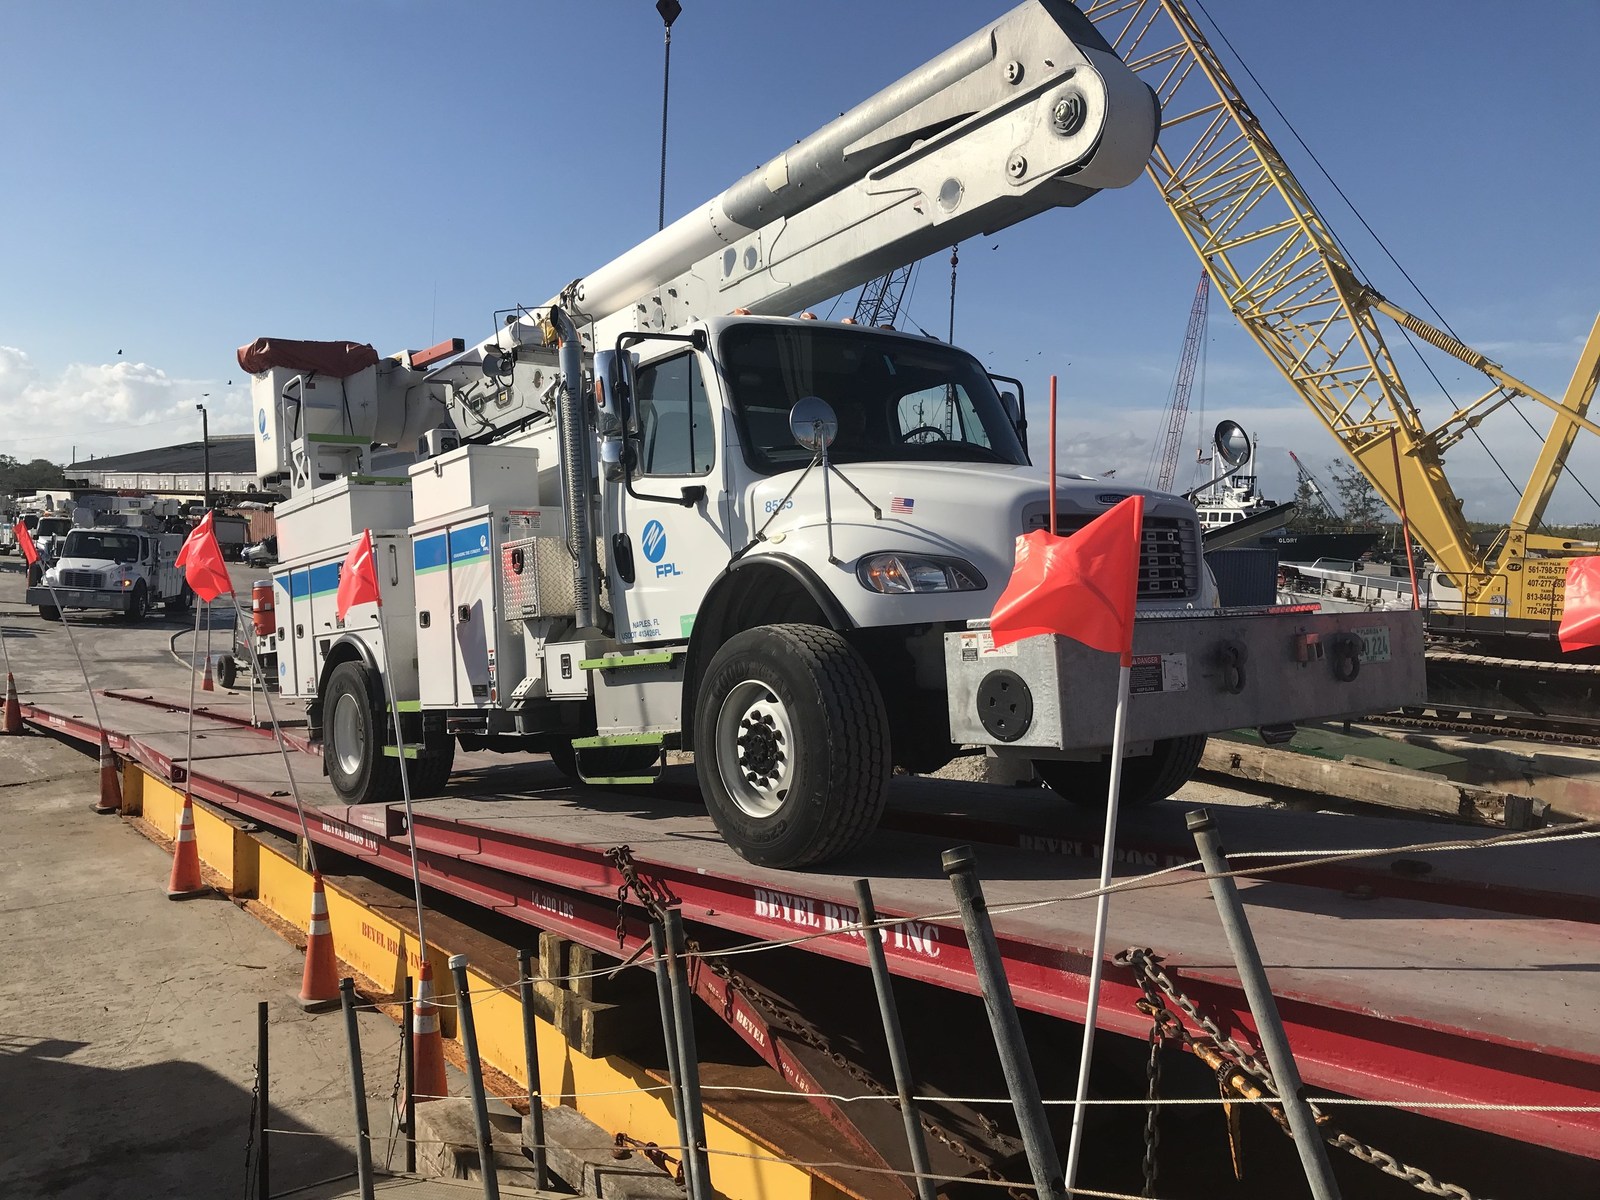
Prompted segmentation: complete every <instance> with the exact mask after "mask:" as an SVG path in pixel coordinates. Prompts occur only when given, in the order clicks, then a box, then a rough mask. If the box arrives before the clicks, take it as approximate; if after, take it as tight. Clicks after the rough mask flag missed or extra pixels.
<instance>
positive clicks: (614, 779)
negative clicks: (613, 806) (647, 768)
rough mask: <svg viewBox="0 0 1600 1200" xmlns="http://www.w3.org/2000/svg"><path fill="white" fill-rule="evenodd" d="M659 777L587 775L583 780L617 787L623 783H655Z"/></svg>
mask: <svg viewBox="0 0 1600 1200" xmlns="http://www.w3.org/2000/svg"><path fill="white" fill-rule="evenodd" d="M658 778H660V776H657V775H585V776H584V777H583V781H584V782H585V783H599V784H607V785H610V786H612V787H615V786H616V785H618V784H623V783H654V782H655V781H656V780H657V779H658Z"/></svg>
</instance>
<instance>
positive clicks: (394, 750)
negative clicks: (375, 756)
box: [383, 746, 419, 758]
mask: <svg viewBox="0 0 1600 1200" xmlns="http://www.w3.org/2000/svg"><path fill="white" fill-rule="evenodd" d="M383 754H384V757H385V758H399V757H400V747H399V746H385V747H384V748H383ZM418 754H419V751H418V749H417V747H415V746H407V747H406V755H405V756H406V757H407V758H416V757H418Z"/></svg>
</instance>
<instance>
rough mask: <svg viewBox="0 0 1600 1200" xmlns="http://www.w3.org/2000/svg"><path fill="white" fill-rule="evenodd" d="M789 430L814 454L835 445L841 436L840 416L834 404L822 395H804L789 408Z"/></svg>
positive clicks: (795, 438) (796, 439)
mask: <svg viewBox="0 0 1600 1200" xmlns="http://www.w3.org/2000/svg"><path fill="white" fill-rule="evenodd" d="M789 432H790V433H792V434H794V440H795V441H797V442H799V443H800V445H802V446H804V447H805V448H806V449H807V450H810V451H811V452H812V453H813V454H815V453H817V452H819V451H821V450H824V449H826V448H827V447H829V446H831V445H833V439H834V438H836V437H838V436H839V418H838V416H837V415H836V414H835V413H834V411H833V405H831V404H829V403H828V402H827V401H826V400H824V399H822V397H820V396H802V397H801V398H800V399H799V400H798V401H796V403H795V406H794V407H793V408H791V409H790V410H789Z"/></svg>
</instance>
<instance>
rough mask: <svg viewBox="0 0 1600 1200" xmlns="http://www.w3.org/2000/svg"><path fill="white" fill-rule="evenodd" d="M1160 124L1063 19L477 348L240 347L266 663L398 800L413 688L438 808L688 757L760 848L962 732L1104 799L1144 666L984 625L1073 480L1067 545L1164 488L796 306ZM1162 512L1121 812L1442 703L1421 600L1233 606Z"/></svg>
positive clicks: (860, 118)
mask: <svg viewBox="0 0 1600 1200" xmlns="http://www.w3.org/2000/svg"><path fill="white" fill-rule="evenodd" d="M1156 128H1157V111H1156V105H1155V102H1154V100H1153V98H1152V96H1151V95H1150V93H1149V91H1148V90H1147V89H1146V88H1145V87H1144V86H1143V85H1142V84H1141V83H1139V82H1138V80H1137V79H1136V78H1135V77H1134V76H1133V75H1132V74H1131V73H1130V72H1129V71H1128V70H1127V69H1126V68H1125V67H1124V66H1123V64H1122V63H1121V62H1120V61H1118V60H1117V59H1116V58H1115V57H1114V55H1112V54H1111V52H1110V50H1109V48H1108V47H1107V46H1106V45H1105V43H1104V42H1103V41H1102V40H1101V39H1100V38H1099V36H1098V35H1097V34H1096V33H1095V31H1094V30H1093V28H1092V27H1091V26H1089V25H1088V23H1087V22H1085V21H1084V20H1083V18H1082V17H1081V15H1080V14H1078V13H1077V11H1076V10H1075V9H1072V8H1070V6H1067V5H1062V4H1058V3H1054V2H1051V0H1034V2H1031V3H1027V4H1024V5H1022V6H1021V7H1020V8H1018V9H1016V10H1015V11H1013V12H1012V13H1010V14H1008V15H1007V16H1005V17H1003V18H1001V19H999V20H997V21H995V22H993V23H991V24H990V25H989V26H987V27H985V28H984V29H982V30H980V31H979V32H978V33H977V34H975V35H974V36H973V37H971V38H969V39H967V40H966V41H964V42H962V43H960V44H959V45H957V46H955V47H953V48H952V49H951V50H949V51H947V52H946V53H945V54H943V55H941V56H940V57H939V58H937V59H935V60H933V61H932V62H930V63H929V64H927V65H926V66H925V67H923V68H921V69H920V70H918V71H916V72H914V73H913V74H912V75H910V76H907V77H906V78H905V79H903V80H901V81H900V82H899V83H897V84H895V85H894V86H893V87H891V88H889V89H887V90H886V91H884V92H882V93H880V94H879V95H878V96H876V97H873V98H872V99H870V100H868V101H867V102H866V103H864V104H862V105H861V106H859V107H858V108H856V109H854V110H852V111H851V112H849V113H846V114H845V115H844V116H842V117H840V118H839V119H838V120H837V121H835V122H833V123H831V124H830V125H828V126H826V127H825V128H823V129H822V130H819V131H818V132H817V133H816V134H813V135H812V136H811V137H809V138H807V139H805V140H804V141H803V142H801V143H800V144H799V145H797V146H795V147H794V148H793V149H791V150H790V151H788V152H787V153H785V154H783V155H781V156H780V157H778V158H777V159H775V160H773V161H772V162H771V163H769V164H767V166H766V167H764V168H762V169H761V170H758V171H756V172H754V173H753V174H752V175H750V176H748V177H746V178H745V179H743V180H741V181H740V182H739V183H737V184H735V185H734V186H733V187H732V188H730V189H728V190H727V191H725V192H723V193H722V194H721V195H719V196H717V197H715V198H714V199H713V200H712V201H710V202H709V203H708V204H707V205H704V206H702V207H701V208H700V209H697V210H696V211H695V212H693V213H691V214H690V215H689V216H686V217H684V218H682V219H681V220H679V221H678V222H676V223H675V224H673V225H671V226H669V227H668V228H667V229H665V230H664V231H662V232H661V233H658V234H656V235H655V236H653V237H652V238H650V239H649V240H648V241H646V242H644V243H643V244H642V245H640V246H639V247H637V248H636V249H634V250H633V251H630V252H629V253H627V254H625V255H623V256H622V257H620V258H618V259H616V260H614V261H613V262H612V263H610V264H608V265H607V266H605V267H603V268H601V269H600V270H599V271H596V272H594V273H592V274H591V275H588V276H586V277H584V278H583V279H580V280H577V281H575V282H574V283H573V284H571V285H569V286H568V287H567V288H566V289H564V290H563V291H562V292H561V293H560V294H559V295H558V296H556V297H554V298H552V300H551V301H550V302H549V303H547V304H546V305H543V306H541V307H539V308H537V309H533V310H522V309H518V310H516V311H515V312H513V313H512V314H511V315H510V316H509V317H508V318H507V319H506V320H505V321H504V323H503V325H502V327H501V329H500V332H499V333H498V334H496V335H495V336H494V337H492V338H490V339H488V340H487V341H485V342H483V343H480V344H479V345H477V346H475V347H473V348H471V349H470V350H466V351H465V352H460V351H459V347H458V346H451V345H446V346H442V347H435V348H434V349H433V350H431V351H427V352H424V353H422V354H420V355H412V354H409V353H407V354H400V355H396V356H393V357H390V358H385V359H381V360H380V359H378V358H377V355H376V354H375V353H373V352H372V351H371V349H370V347H364V346H356V345H354V344H351V343H279V342H272V341H262V342H258V343H256V344H254V345H252V346H249V347H246V348H244V349H243V350H241V351H240V363H241V365H242V366H244V368H245V369H246V370H248V371H250V372H251V373H252V375H253V377H254V381H253V388H252V395H253V400H254V405H255V410H256V425H257V429H258V433H259V438H258V442H257V450H258V470H259V472H260V474H261V476H262V478H263V481H264V482H269V483H271V482H277V481H278V480H281V479H283V478H288V479H289V480H290V482H291V484H292V489H293V497H292V499H290V500H289V501H287V502H286V503H283V504H281V505H279V507H278V510H277V511H278V528H279V538H280V551H281V558H282V560H281V562H280V564H279V565H278V567H276V568H275V569H274V572H273V575H274V580H275V585H276V586H275V604H276V608H277V618H278V635H277V638H276V641H275V647H276V662H275V664H274V668H275V670H276V672H277V674H278V676H279V679H280V682H281V684H282V689H283V691H284V693H285V694H286V695H290V696H301V697H304V698H305V699H306V700H307V701H309V705H308V712H309V715H310V721H311V725H312V727H313V729H314V730H315V731H316V732H318V733H319V734H320V736H321V737H322V739H323V743H324V762H325V764H326V768H327V771H328V773H329V775H330V776H331V778H332V781H333V783H334V785H335V786H336V787H337V789H338V790H339V792H340V793H341V795H343V796H344V797H346V798H347V799H349V800H350V801H352V802H365V801H377V802H386V801H392V800H395V799H397V798H398V796H399V789H398V777H397V772H398V769H399V764H400V759H399V757H398V755H399V753H400V751H399V749H398V747H397V743H396V738H395V731H394V730H393V728H392V724H391V721H390V719H389V716H388V704H389V701H390V700H391V699H393V700H395V701H398V704H399V709H400V712H401V714H402V715H401V720H402V722H403V723H404V729H403V730H402V732H403V734H404V738H403V740H404V742H405V743H406V745H407V748H408V749H407V753H408V755H415V756H416V757H415V762H414V766H413V772H412V778H413V780H414V782H415V784H416V785H417V790H418V791H419V792H420V793H422V794H428V793H431V792H434V791H437V790H438V789H440V788H442V787H443V786H444V785H445V782H446V779H447V777H448V774H449V770H450V764H451V759H452V757H453V754H454V751H455V747H456V745H457V744H460V745H461V746H463V747H465V748H468V749H475V748H480V747H490V748H497V749H526V750H533V751H547V752H548V753H550V755H551V756H552V757H553V758H554V759H555V760H556V761H557V763H558V764H560V765H561V766H562V768H563V769H564V770H565V771H566V772H567V773H568V774H570V775H572V776H574V777H575V778H581V779H584V780H587V781H589V782H592V783H594V782H598V783H639V782H648V781H650V780H652V779H653V778H654V777H655V776H656V775H657V773H658V771H659V767H660V763H661V762H662V760H663V755H664V752H665V751H666V750H669V749H677V748H682V749H688V750H692V751H693V753H694V758H695V763H696V768H697V770H698V773H699V778H700V782H701V785H702V789H703V791H704V794H705V798H706V803H707V806H708V808H709V810H710V813H711V815H712V816H713V818H714V819H715V821H716V823H717V826H718V828H719V830H720V831H721V832H722V834H723V836H724V837H725V838H726V839H727V840H728V842H729V843H730V844H732V845H733V846H734V847H735V848H736V849H737V850H738V851H739V852H740V853H741V854H743V855H744V856H745V857H746V858H748V859H750V860H752V861H755V862H759V863H764V864H768V865H776V866H793V867H800V866H808V865H814V864H817V863H821V862H823V861H825V860H827V859H829V858H832V857H835V856H837V855H839V854H842V853H844V852H846V851H848V850H850V849H851V848H853V847H855V846H857V845H859V844H860V843H861V842H862V841H863V839H865V838H866V837H867V836H868V835H869V834H870V833H871V831H872V829H873V828H874V826H875V824H876V822H877V820H878V817H879V815H880V813H881V811H882V808H883V805H884V802H885V797H886V789H887V786H888V781H889V777H890V775H891V773H892V772H893V770H894V769H895V768H896V767H900V768H904V769H906V770H910V771H928V770H932V769H935V768H937V767H938V766H940V765H942V764H943V763H945V762H947V761H948V760H949V759H950V758H951V757H952V756H954V755H955V754H956V753H958V752H959V751H960V750H961V748H962V747H970V746H988V747H990V748H992V749H993V750H994V751H995V752H997V753H999V754H1002V755H1012V756H1016V757H1018V758H1021V759H1027V760H1031V761H1032V762H1034V763H1035V764H1036V765H1037V767H1038V769H1039V770H1040V772H1041V774H1042V775H1043V777H1044V778H1045V780H1046V781H1047V782H1049V783H1050V784H1051V785H1052V786H1054V787H1056V788H1057V789H1058V790H1059V791H1061V792H1063V793H1064V794H1065V795H1067V796H1068V798H1071V799H1082V800H1085V801H1088V802H1091V803H1096V802H1100V801H1102V800H1103V798H1104V793H1105V782H1106V779H1107V775H1108V770H1109V767H1108V763H1107V752H1108V747H1109V744H1110V740H1111V732H1112V729H1111V727H1112V706H1111V704H1110V702H1109V696H1110V691H1111V690H1112V689H1114V686H1115V676H1116V670H1115V664H1114V663H1110V664H1109V666H1108V664H1107V662H1106V661H1105V658H1104V656H1097V655H1096V654H1095V653H1094V652H1091V651H1088V650H1085V649H1083V648H1082V647H1080V646H1078V644H1077V643H1074V642H1070V641H1068V640H1067V639H1064V638H1059V637H1042V638H1035V639H1030V640H1029V641H1027V642H1025V643H1021V644H1019V645H1017V646H1014V647H1007V648H1005V649H1003V650H998V651H997V650H995V649H994V648H993V644H992V642H991V641H989V640H988V638H987V634H986V632H985V629H984V626H985V624H986V618H987V616H988V614H989V613H990V611H991V610H992V609H993V607H994V603H995V601H996V599H997V598H998V596H999V595H1000V592H1001V591H1002V590H1003V588H1004V587H1005V585H1006V583H1007V581H1008V579H1009V576H1010V572H1011V567H1012V557H1013V548H1014V543H1015V540H1016V538H1017V536H1018V535H1019V534H1021V533H1023V532H1025V531H1027V530H1029V529H1034V528H1041V527H1043V526H1044V525H1045V523H1046V522H1047V519H1048V518H1047V513H1048V512H1049V508H1050V505H1049V500H1050V495H1049V489H1050V488H1051V487H1052V486H1053V487H1054V489H1055V498H1056V503H1057V507H1058V510H1059V531H1060V532H1070V530H1072V529H1073V528H1076V527H1078V526H1080V525H1082V524H1084V523H1086V522H1087V521H1089V520H1091V519H1093V518H1094V517H1095V516H1097V515H1098V514H1100V513H1101V512H1103V511H1105V509H1106V508H1107V507H1108V506H1110V505H1112V504H1114V503H1116V502H1117V501H1119V500H1121V499H1122V498H1123V497H1125V496H1126V495H1128V494H1129V493H1130V489H1128V488H1124V487H1113V486H1111V485H1109V484H1107V483H1106V482H1105V481H1103V480H1097V479H1089V478H1085V477H1081V476H1067V475H1063V476H1058V477H1057V478H1056V479H1055V480H1053V481H1052V480H1050V479H1048V478H1047V477H1046V473H1045V471H1044V470H1043V469H1042V468H1040V467H1039V466H1037V465H1034V464H1033V463H1031V462H1030V459H1029V454H1028V451H1027V439H1026V428H1027V427H1026V417H1025V411H1024V407H1023V404H1022V400H1021V385H1020V384H1018V383H1016V381H1008V380H999V383H1001V384H1003V385H1004V386H1003V387H1001V386H997V378H996V377H993V376H991V375H990V374H989V373H988V372H986V371H985V369H984V368H983V366H982V365H981V364H980V363H979V362H978V361H977V360H976V359H975V358H973V357H972V355H970V354H968V353H966V352H965V351H962V350H960V349H957V348H955V347H953V346H949V345H945V344H942V343H940V342H938V341H935V340H933V339H930V338H927V337H916V336H907V335H904V334H900V333H896V332H894V331H891V330H884V329H872V328H864V327H861V326H856V325H853V324H849V323H828V322H822V321H816V320H812V319H807V317H808V316H809V314H803V315H802V317H800V318H790V317H787V316H783V315H782V314H789V313H795V312H798V311H800V310H803V309H804V308H806V306H808V305H810V304H813V303H818V302H820V301H823V300H826V299H827V298H829V297H831V296H834V295H837V294H839V293H840V292H842V291H845V290H847V289H848V288H850V287H853V286H855V285H858V284H860V283H863V282H866V281H868V280H870V279H873V278H877V277H879V276H880V275H882V274H883V273H885V272H886V271H888V270H890V269H892V268H893V267H894V266H895V265H897V264H900V263H903V262H908V261H913V260H915V259H916V258H919V257H922V256H924V255H926V254H929V253H933V252H935V251H937V250H938V249H940V248H942V247H946V246H949V245H951V244H953V243H955V242H958V241H960V240H963V239H965V238H968V237H971V236H975V235H977V234H978V233H980V232H987V231H992V230H995V229H999V228H1002V227H1005V226H1007V225H1010V224H1013V223H1015V222H1017V221H1020V220H1023V219H1026V218H1028V217H1030V216H1034V215H1037V214H1039V213H1042V212H1045V211H1047V210H1049V209H1052V208H1056V207H1063V206H1071V205H1074V204H1077V203H1079V202H1081V201H1082V200H1084V199H1086V198H1088V197H1089V196H1090V195H1092V194H1093V193H1094V192H1095V191H1096V190H1098V189H1100V188H1105V187H1117V186H1122V185H1125V184H1127V183H1130V182H1131V181H1132V180H1134V179H1135V178H1137V176H1138V175H1139V173H1140V171H1141V169H1142V167H1143V165H1144V162H1145V160H1146V158H1147V157H1148V156H1149V154H1150V151H1151V146H1152V144H1153V141H1154V138H1155V133H1156ZM457 443H458V444H457ZM452 445H453V448H449V447H450V446H452ZM379 448H397V449H398V450H399V451H401V452H402V454H403V455H404V457H406V458H415V461H412V462H411V464H410V465H409V466H408V467H407V468H405V469H403V470H399V469H390V470H385V469H384V468H383V466H382V464H381V462H380V460H379V458H378V457H377V454H376V451H377V450H378V449H379ZM1145 495H1146V502H1145V523H1144V530H1143V539H1144V540H1143V553H1142V557H1141V568H1140V580H1139V612H1140V617H1141V619H1140V620H1139V622H1138V623H1137V625H1138V630H1137V633H1136V638H1135V650H1136V655H1137V657H1136V660H1135V684H1134V692H1135V694H1134V696H1133V701H1132V706H1131V717H1130V731H1129V735H1128V753H1129V755H1130V756H1131V757H1130V759H1129V762H1128V763H1127V766H1126V770H1125V774H1124V793H1123V795H1124V802H1140V801H1146V800H1151V799H1156V798H1159V797H1161V796H1165V795H1168V794H1170V792H1171V791H1173V790H1175V789H1176V788H1177V787H1178V786H1179V785H1180V784H1181V783H1182V782H1183V781H1184V780H1185V779H1186V778H1187V777H1188V776H1189V774H1190V773H1191V772H1192V771H1193V769H1194V768H1195V766H1196V764H1197V762H1198V760H1199V755H1200V751H1201V748H1202V747H1203V746H1204V743H1205V736H1206V734H1208V733H1211V732H1215V731H1219V730H1224V729H1230V728H1237V727H1243V726H1269V727H1273V728H1275V729H1283V728H1284V727H1286V726H1287V725H1288V723H1290V722H1293V721H1296V720H1306V719H1313V718H1323V717H1329V716H1335V715H1342V714H1352V713H1361V712H1370V711H1375V710H1383V709H1388V708H1391V707H1394V706H1396V705H1400V704H1409V703H1415V702H1418V701H1419V699H1420V697H1421V695H1422V657H1421V629H1420V624H1419V622H1418V621H1417V620H1416V619H1415V617H1414V615H1413V614H1400V613H1383V614H1363V615H1361V616H1360V617H1359V618H1358V619H1355V620H1346V619H1343V618H1341V617H1333V616H1323V615H1320V614H1315V613H1306V612H1248V613H1244V612H1236V611H1219V610H1217V609H1216V607H1215V606H1216V591H1215V587H1214V585H1213V583H1212V581H1211V579H1210V576H1209V573H1208V571H1207V570H1206V567H1205V565H1204V561H1203V558H1202V553H1201V547H1202V543H1201V536H1200V529H1199V524H1198V521H1197V519H1196V515H1195V511H1194V508H1193V506H1192V505H1190V504H1189V503H1187V502H1186V501H1184V500H1182V499H1180V498H1178V497H1176V496H1167V495H1161V494H1157V493H1153V492H1146V493H1145ZM367 528H370V529H371V530H372V532H373V536H374V542H375V546H376V561H377V573H378V581H379V585H380V588H381V590H382V593H383V605H384V623H383V626H382V631H383V635H384V636H387V637H388V638H389V639H390V644H389V646H388V654H387V661H388V662H389V663H390V664H392V666H393V674H392V675H386V674H385V672H384V670H383V669H382V666H381V664H382V663H384V661H385V655H384V654H383V652H382V647H381V646H380V644H379V642H378V638H379V636H380V633H379V626H378V622H377V619H376V612H375V608H374V606H373V605H371V604H367V605H362V606H358V607H356V608H355V609H353V610H352V611H351V612H350V614H349V618H348V620H347V621H345V622H340V621H339V620H338V619H337V617H336V616H335V613H334V596H335V592H336V589H337V586H338V572H339V563H340V560H341V559H342V558H343V557H344V555H345V552H346V550H347V549H348V547H349V546H350V544H351V542H352V541H353V539H355V538H356V537H358V536H360V533H361V531H362V530H363V529H367ZM269 669H273V668H269Z"/></svg>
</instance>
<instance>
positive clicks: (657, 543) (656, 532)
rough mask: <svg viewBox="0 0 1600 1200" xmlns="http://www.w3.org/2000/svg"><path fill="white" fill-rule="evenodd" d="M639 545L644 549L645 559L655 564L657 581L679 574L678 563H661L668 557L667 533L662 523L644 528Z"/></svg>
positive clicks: (649, 524) (653, 522) (655, 523)
mask: <svg viewBox="0 0 1600 1200" xmlns="http://www.w3.org/2000/svg"><path fill="white" fill-rule="evenodd" d="M639 545H640V546H641V547H642V548H643V549H644V556H645V558H646V559H647V560H648V561H650V562H651V563H653V564H655V568H656V578H657V579H662V578H664V577H666V576H668V575H676V574H677V573H678V564H677V563H669V562H662V561H661V560H662V559H663V558H665V557H666V556H667V531H666V530H665V529H664V528H663V527H662V525H661V522H660V521H651V522H649V523H648V524H647V525H646V526H645V527H644V533H643V534H641V535H640V537H639Z"/></svg>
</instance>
